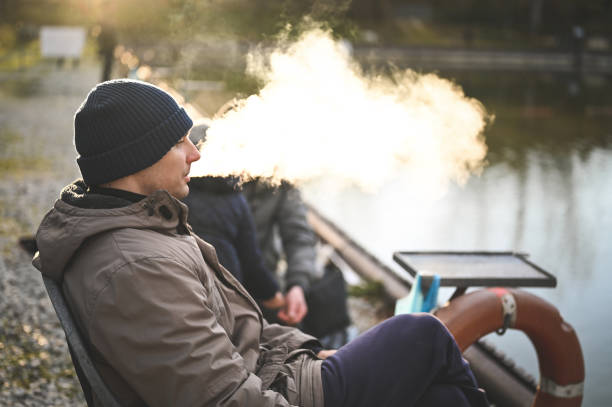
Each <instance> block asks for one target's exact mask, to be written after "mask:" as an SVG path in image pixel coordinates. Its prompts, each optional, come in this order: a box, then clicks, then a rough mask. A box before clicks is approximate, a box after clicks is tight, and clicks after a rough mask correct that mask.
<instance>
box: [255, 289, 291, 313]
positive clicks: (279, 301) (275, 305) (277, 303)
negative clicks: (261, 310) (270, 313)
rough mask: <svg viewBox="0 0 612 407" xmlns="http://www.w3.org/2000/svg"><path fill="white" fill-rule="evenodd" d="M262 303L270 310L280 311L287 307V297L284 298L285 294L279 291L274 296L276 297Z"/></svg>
mask: <svg viewBox="0 0 612 407" xmlns="http://www.w3.org/2000/svg"><path fill="white" fill-rule="evenodd" d="M261 303H262V304H263V306H264V307H266V308H268V309H272V310H274V309H279V308H283V307H284V306H285V297H283V294H282V293H281V292H280V291H277V292H276V294H274V297H272V298H269V299H267V300H265V301H262V302H261Z"/></svg>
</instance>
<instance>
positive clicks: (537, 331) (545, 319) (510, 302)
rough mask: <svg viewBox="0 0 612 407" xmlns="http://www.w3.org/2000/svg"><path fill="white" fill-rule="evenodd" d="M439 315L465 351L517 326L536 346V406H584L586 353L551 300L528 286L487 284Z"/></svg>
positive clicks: (456, 301) (447, 307) (450, 304)
mask: <svg viewBox="0 0 612 407" xmlns="http://www.w3.org/2000/svg"><path fill="white" fill-rule="evenodd" d="M435 315H436V316H437V317H438V318H440V320H442V322H444V324H445V325H446V326H447V328H448V329H449V331H450V332H451V333H452V334H453V336H454V337H455V340H456V341H457V344H458V345H459V348H460V349H461V351H462V352H463V351H464V350H465V349H467V348H468V347H469V346H470V345H471V344H473V343H474V342H476V341H477V340H478V339H479V338H481V337H482V336H484V335H486V334H489V333H491V332H494V331H497V330H500V329H506V328H513V329H518V330H520V331H523V332H524V333H525V334H526V335H527V336H528V337H529V339H530V340H531V342H532V343H533V345H534V346H535V349H536V352H537V355H538V363H539V368H540V383H539V385H538V390H537V392H536V396H535V400H534V402H533V407H549V406H563V407H573V406H580V404H581V403H582V395H583V389H584V359H583V357H582V349H581V347H580V342H579V341H578V337H577V336H576V332H575V331H574V329H573V328H572V327H571V326H570V325H569V324H568V323H567V322H565V321H564V320H563V318H562V317H561V314H560V313H559V311H558V310H557V309H556V308H555V307H554V306H553V305H551V304H550V303H548V302H547V301H545V300H543V299H541V298H539V297H537V296H535V295H533V294H529V293H528V292H526V291H522V290H515V289H508V288H487V289H483V290H477V291H474V292H471V293H469V294H465V295H462V296H459V297H457V298H455V299H454V300H452V301H451V302H450V303H448V304H447V305H445V306H444V307H442V308H440V309H438V310H437V311H436V312H435Z"/></svg>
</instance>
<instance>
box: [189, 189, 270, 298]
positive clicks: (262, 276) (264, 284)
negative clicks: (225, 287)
mask: <svg viewBox="0 0 612 407" xmlns="http://www.w3.org/2000/svg"><path fill="white" fill-rule="evenodd" d="M183 202H185V203H186V204H187V206H188V207H189V217H188V222H189V224H190V225H191V227H192V228H193V231H194V233H195V234H197V235H198V236H200V237H201V238H202V239H204V240H205V241H206V242H208V243H210V244H212V245H213V246H214V248H215V249H216V251H217V256H218V258H219V262H220V263H221V264H222V265H223V266H224V267H225V268H226V269H228V270H229V271H230V273H232V274H233V275H234V277H236V278H237V279H238V281H240V282H241V283H242V284H243V285H244V286H245V288H246V289H247V290H248V291H249V293H250V294H251V295H252V296H253V297H255V298H257V299H260V300H265V299H269V298H271V297H273V296H274V294H275V293H276V292H277V291H279V286H278V283H277V282H276V279H275V277H274V275H273V274H272V272H271V271H269V270H268V269H267V268H266V267H265V265H264V262H263V258H262V256H261V252H260V251H259V248H258V247H257V240H256V235H255V226H254V224H253V219H252V216H251V211H250V210H249V206H248V204H247V202H246V200H245V199H244V197H243V196H242V194H241V193H240V189H239V188H238V186H237V180H236V179H234V178H221V177H194V178H192V179H191V182H190V183H189V195H188V196H187V197H186V198H184V199H183Z"/></svg>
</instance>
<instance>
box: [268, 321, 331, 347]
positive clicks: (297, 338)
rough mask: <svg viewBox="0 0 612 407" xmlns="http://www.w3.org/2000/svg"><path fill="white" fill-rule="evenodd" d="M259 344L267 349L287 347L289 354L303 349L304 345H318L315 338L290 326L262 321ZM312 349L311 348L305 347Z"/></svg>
mask: <svg viewBox="0 0 612 407" xmlns="http://www.w3.org/2000/svg"><path fill="white" fill-rule="evenodd" d="M261 344H262V345H263V346H265V347H267V348H269V349H271V348H275V347H277V346H279V345H281V344H282V345H283V346H287V349H288V351H289V352H293V351H294V350H296V349H300V348H303V347H304V345H305V344H309V345H312V344H316V345H320V343H319V341H318V339H317V338H315V337H314V336H311V335H308V334H306V333H304V332H302V331H300V330H299V329H297V328H293V327H290V326H285V325H279V324H269V323H268V322H267V321H266V320H265V319H264V325H263V330H262V334H261ZM306 348H307V349H312V348H311V346H308V347H306Z"/></svg>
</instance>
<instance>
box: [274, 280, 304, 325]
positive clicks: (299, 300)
mask: <svg viewBox="0 0 612 407" xmlns="http://www.w3.org/2000/svg"><path fill="white" fill-rule="evenodd" d="M307 313H308V306H307V305H306V298H305V297H304V290H303V289H302V287H300V286H299V285H294V286H293V287H291V288H290V289H289V291H287V294H285V307H284V308H283V309H281V310H280V311H279V312H278V315H277V316H278V318H279V319H280V320H281V321H284V322H286V323H287V324H289V325H296V324H298V323H300V322H301V321H302V319H304V317H305V316H306V314H307Z"/></svg>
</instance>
